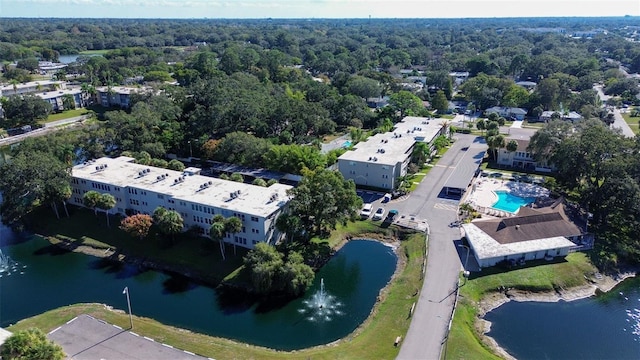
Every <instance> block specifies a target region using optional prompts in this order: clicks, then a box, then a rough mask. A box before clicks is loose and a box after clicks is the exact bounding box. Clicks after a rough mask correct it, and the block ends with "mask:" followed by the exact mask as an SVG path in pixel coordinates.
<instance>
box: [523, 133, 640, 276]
mask: <svg viewBox="0 0 640 360" xmlns="http://www.w3.org/2000/svg"><path fill="white" fill-rule="evenodd" d="M529 150H530V151H532V153H533V154H534V155H535V157H536V159H537V160H541V161H548V163H550V164H554V165H555V166H556V167H557V168H558V171H557V174H556V181H557V186H556V187H555V189H553V190H556V191H560V192H561V193H563V194H565V195H566V196H567V197H568V198H569V199H571V200H574V201H576V202H578V203H579V204H580V206H581V208H582V209H585V211H586V212H588V213H591V215H592V216H590V217H591V219H590V220H589V223H588V225H589V231H590V232H593V233H595V234H596V237H597V240H596V243H595V245H596V251H595V253H594V256H593V258H594V261H595V262H596V263H598V264H600V265H602V266H604V267H606V268H617V267H618V266H620V265H625V264H628V263H631V264H638V263H640V139H639V138H637V137H636V138H635V139H630V138H626V137H624V136H623V135H621V134H620V133H619V132H618V131H614V130H612V129H610V128H609V127H607V126H606V125H604V124H603V123H602V122H600V121H582V122H578V123H576V124H572V123H570V122H565V121H560V120H554V121H551V122H550V123H549V124H547V125H546V126H545V128H543V129H541V130H540V131H538V132H537V133H536V134H535V135H534V136H533V137H532V138H531V143H530V146H529ZM551 185H553V183H551ZM583 215H584V216H585V218H586V217H588V216H589V214H583Z"/></svg>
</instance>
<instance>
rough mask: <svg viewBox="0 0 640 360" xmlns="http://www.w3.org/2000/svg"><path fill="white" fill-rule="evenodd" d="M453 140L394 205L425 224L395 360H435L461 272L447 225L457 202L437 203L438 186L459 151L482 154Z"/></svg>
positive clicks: (454, 235)
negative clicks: (415, 287)
mask: <svg viewBox="0 0 640 360" xmlns="http://www.w3.org/2000/svg"><path fill="white" fill-rule="evenodd" d="M456 138H457V139H458V140H457V141H456V142H455V143H454V144H453V146H452V147H451V149H449V151H447V152H446V153H445V154H444V156H443V157H442V158H441V159H440V161H439V162H438V164H437V165H436V166H434V167H433V168H432V169H431V171H429V174H428V175H427V176H426V177H425V178H424V180H423V181H422V183H421V184H420V185H419V186H418V188H417V189H416V190H415V191H414V192H413V193H412V194H411V196H410V197H409V198H408V199H407V200H405V201H403V202H398V203H397V204H394V207H396V208H397V209H398V210H399V211H400V212H401V213H403V214H411V215H415V216H416V217H418V218H425V219H427V221H428V223H429V229H430V231H429V234H430V235H429V247H428V251H429V252H428V256H427V271H426V275H425V280H424V283H423V285H422V290H421V292H420V296H419V300H418V302H417V305H416V309H415V311H414V314H413V319H412V321H411V326H410V327H409V331H408V332H407V336H406V338H405V339H404V340H403V342H402V345H401V346H402V347H401V349H400V353H399V355H398V359H439V357H440V351H441V348H442V344H443V341H444V340H445V337H446V336H447V333H448V326H449V320H450V318H451V314H452V311H453V306H454V303H455V298H456V289H457V282H458V276H459V274H460V271H461V270H462V262H461V258H462V256H461V255H466V253H465V251H466V250H465V249H464V248H457V247H456V243H455V242H454V241H458V240H460V237H461V235H460V229H459V228H457V227H454V228H451V227H449V224H450V223H451V222H453V221H455V220H457V205H458V200H448V199H445V198H441V197H439V194H440V190H441V189H442V187H443V185H444V183H445V182H446V180H447V179H448V177H449V176H450V174H451V173H452V172H453V170H454V169H455V166H456V165H457V164H458V163H459V162H460V160H461V159H462V158H463V156H464V154H465V151H463V150H462V149H463V148H464V147H471V148H484V149H486V145H484V144H483V143H480V142H478V140H477V138H476V137H475V136H473V135H457V136H456Z"/></svg>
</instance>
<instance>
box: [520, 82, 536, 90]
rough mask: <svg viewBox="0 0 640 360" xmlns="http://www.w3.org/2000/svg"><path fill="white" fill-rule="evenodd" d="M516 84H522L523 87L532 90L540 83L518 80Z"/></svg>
mask: <svg viewBox="0 0 640 360" xmlns="http://www.w3.org/2000/svg"><path fill="white" fill-rule="evenodd" d="M516 85H518V86H522V87H523V88H525V89H527V90H529V91H531V90H533V89H534V88H535V87H536V85H538V84H536V83H535V82H533V81H518V82H516Z"/></svg>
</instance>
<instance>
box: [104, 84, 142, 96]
mask: <svg viewBox="0 0 640 360" xmlns="http://www.w3.org/2000/svg"><path fill="white" fill-rule="evenodd" d="M146 90H147V88H145V87H127V86H113V87H111V91H113V92H114V93H116V94H123V95H124V94H131V93H134V94H135V93H138V92H142V91H146ZM96 91H98V92H103V93H106V92H109V87H108V86H100V87H97V88H96Z"/></svg>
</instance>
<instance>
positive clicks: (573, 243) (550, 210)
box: [462, 202, 592, 268]
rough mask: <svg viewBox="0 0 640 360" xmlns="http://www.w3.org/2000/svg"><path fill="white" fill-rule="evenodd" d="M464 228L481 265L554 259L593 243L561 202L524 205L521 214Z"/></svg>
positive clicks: (467, 225)
mask: <svg viewBox="0 0 640 360" xmlns="http://www.w3.org/2000/svg"><path fill="white" fill-rule="evenodd" d="M462 228H463V230H464V233H465V237H466V239H467V240H468V242H469V247H470V249H471V252H472V253H473V255H474V257H475V259H476V261H477V263H478V265H479V266H480V268H485V267H489V266H494V265H496V264H498V263H500V262H502V261H506V262H522V261H528V260H536V259H547V260H551V259H553V258H557V257H564V256H566V255H567V254H569V252H570V251H572V250H576V249H579V248H580V247H581V246H585V245H586V247H589V245H587V244H589V243H590V244H592V237H591V236H590V235H588V234H586V233H585V232H583V231H582V229H580V227H578V226H577V225H576V224H575V223H573V222H572V221H571V220H569V218H568V217H567V215H566V214H565V210H564V206H563V205H562V203H558V202H556V203H555V204H554V205H552V206H550V207H546V208H540V209H532V208H527V207H521V208H520V210H519V211H518V216H515V217H509V218H501V219H491V220H477V221H472V222H471V223H468V224H463V225H462Z"/></svg>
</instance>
